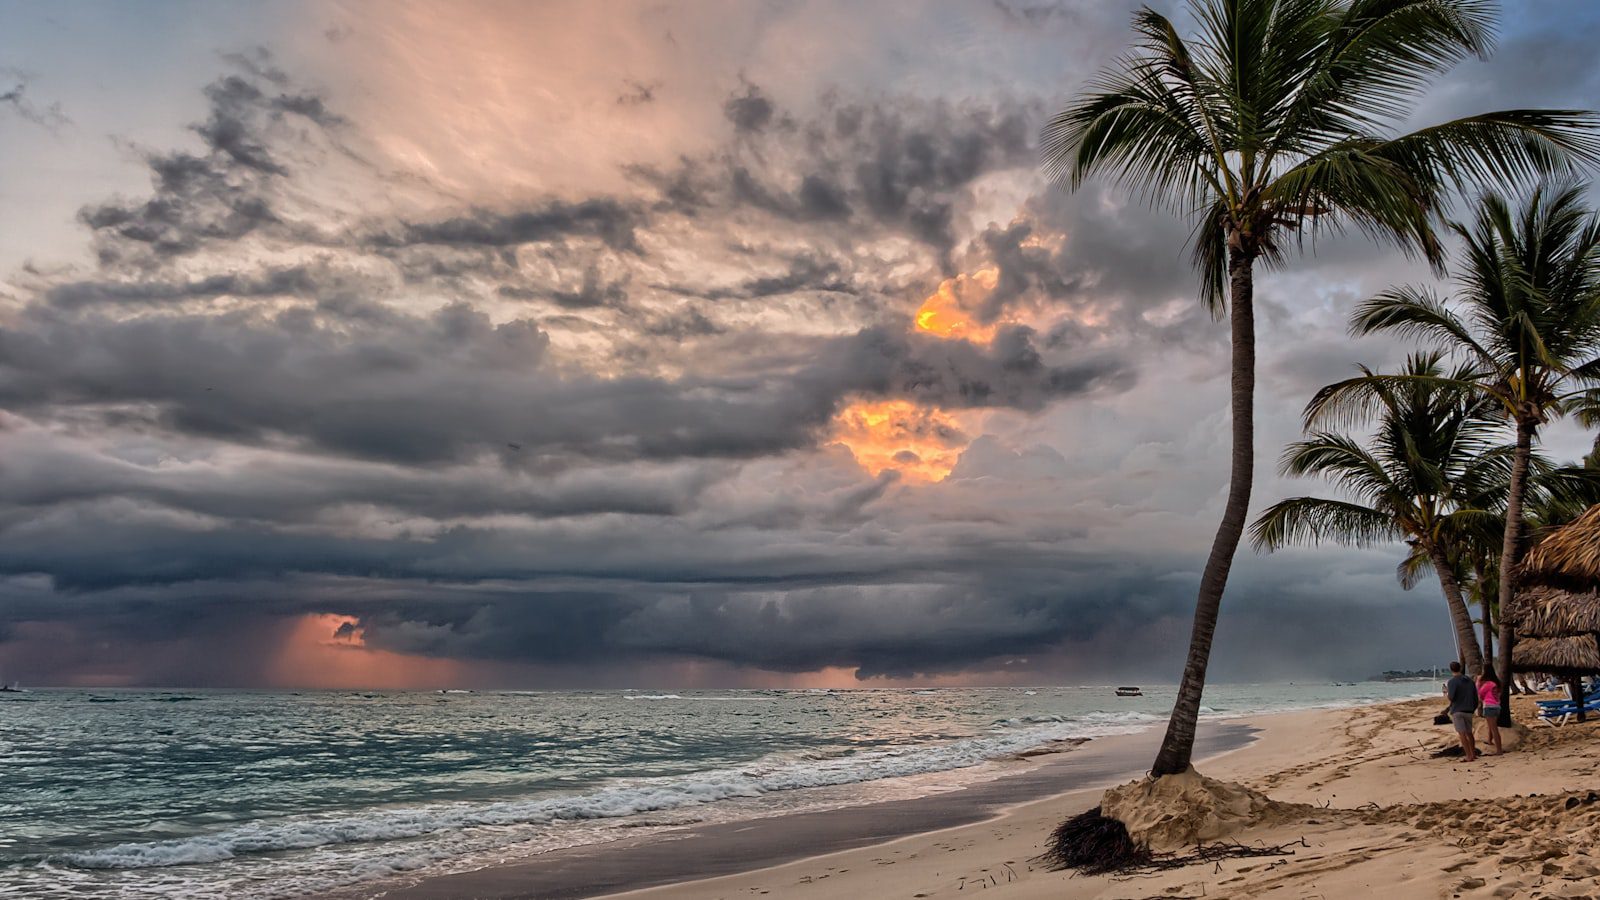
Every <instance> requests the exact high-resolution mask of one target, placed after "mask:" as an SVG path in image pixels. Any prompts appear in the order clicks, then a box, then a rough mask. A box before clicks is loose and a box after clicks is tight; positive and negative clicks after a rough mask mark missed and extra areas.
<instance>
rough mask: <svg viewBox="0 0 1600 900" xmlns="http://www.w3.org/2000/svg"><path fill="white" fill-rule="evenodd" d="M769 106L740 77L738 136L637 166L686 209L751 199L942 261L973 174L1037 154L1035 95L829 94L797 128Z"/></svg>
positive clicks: (669, 203) (1013, 166)
mask: <svg viewBox="0 0 1600 900" xmlns="http://www.w3.org/2000/svg"><path fill="white" fill-rule="evenodd" d="M745 104H755V105H753V106H747V105H745ZM774 109H775V107H773V105H772V102H771V101H770V100H769V99H767V98H766V96H765V95H764V94H762V93H761V92H760V89H759V88H758V87H757V86H755V85H747V86H746V88H745V93H744V94H742V95H736V96H735V97H734V98H733V99H732V100H730V101H729V106H728V108H727V111H728V115H729V117H730V119H732V120H733V121H734V122H735V125H736V126H737V130H738V132H739V133H740V134H741V135H742V140H743V143H742V144H741V145H739V146H737V147H734V148H731V149H729V150H728V151H726V152H723V153H718V154H714V155H712V156H710V157H707V158H701V159H690V160H686V161H683V162H682V163H681V164H680V165H679V166H678V167H676V168H673V169H652V168H649V167H636V168H635V169H634V172H635V174H636V176H637V177H639V178H641V179H642V180H644V181H645V182H647V183H649V184H651V185H652V186H654V187H655V188H656V189H657V190H658V191H659V192H660V193H661V196H662V198H663V202H664V204H665V205H666V207H667V208H668V209H670V210H673V211H676V212H679V213H682V214H685V215H690V216H706V215H708V214H710V213H713V212H716V211H720V210H729V211H735V212H736V211H738V210H739V209H741V208H749V209H754V210H759V211H762V212H765V213H769V214H771V215H774V216H776V217H778V218H780V219H783V220H786V221H789V222H793V223H796V224H800V225H807V226H818V227H824V228H828V229H833V230H834V233H837V229H838V227H840V225H841V223H843V224H848V225H849V226H851V227H854V228H856V229H860V230H862V231H879V230H888V231H890V232H894V233H900V234H904V235H906V236H908V237H911V238H913V239H915V240H917V241H920V242H922V243H924V244H926V245H928V246H929V247H931V248H933V250H934V251H935V252H936V254H938V255H939V257H940V259H941V262H942V264H943V265H944V266H945V267H946V268H947V269H948V267H949V260H948V255H949V253H950V251H951V250H952V249H953V247H954V244H955V240H956V239H955V235H954V231H953V229H954V224H953V223H954V217H955V215H956V213H957V211H958V209H960V208H961V207H962V205H963V204H964V203H966V202H967V201H968V199H969V198H968V197H967V196H966V193H967V191H969V190H970V189H971V187H972V186H973V184H974V182H975V181H977V180H978V179H979V178H981V177H983V176H984V175H986V174H989V173H992V172H996V171H1003V170H1023V171H1027V170H1030V169H1031V168H1032V167H1033V165H1034V162H1035V160H1034V143H1033V135H1034V131H1035V130H1036V129H1035V126H1034V124H1032V123H1033V119H1034V118H1036V116H1037V113H1038V108H1037V107H1036V104H1031V103H1025V102H1021V101H1012V100H1001V101H996V102H992V103H986V102H968V103H959V104H958V103H943V102H928V101H915V100H907V101H905V102H901V103H890V102H884V101H880V102H871V103H867V102H845V101H839V100H834V99H828V100H826V101H825V102H824V105H823V108H822V110H821V112H820V113H819V114H817V115H814V116H811V117H808V118H805V119H800V120H796V121H795V123H794V124H795V128H796V129H798V133H793V132H791V131H790V130H788V129H785V130H782V131H780V130H778V129H774V128H767V127H763V126H765V125H766V124H767V122H768V120H769V119H771V118H773V117H774V116H775V115H777V113H775V112H774ZM786 121H787V120H786Z"/></svg>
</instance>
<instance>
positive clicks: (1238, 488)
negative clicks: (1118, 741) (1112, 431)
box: [1150, 235, 1256, 777]
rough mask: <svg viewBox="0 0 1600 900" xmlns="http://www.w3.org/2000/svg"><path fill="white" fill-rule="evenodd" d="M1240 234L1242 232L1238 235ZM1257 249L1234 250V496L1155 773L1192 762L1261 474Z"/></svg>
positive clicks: (1203, 587) (1215, 546)
mask: <svg viewBox="0 0 1600 900" xmlns="http://www.w3.org/2000/svg"><path fill="white" fill-rule="evenodd" d="M1235 237H1236V238H1237V235H1235ZM1254 266H1255V254H1254V253H1253V252H1250V251H1247V250H1242V249H1239V248H1236V247H1230V249H1229V253H1228V290H1229V295H1230V296H1229V303H1230V304H1231V305H1230V307H1229V320H1230V322H1231V324H1232V329H1233V335H1232V337H1233V371H1232V379H1231V410H1232V415H1233V465H1232V468H1231V472H1230V474H1229V478H1228V501H1227V505H1226V506H1225V507H1224V509H1223V513H1222V523H1221V524H1220V525H1218V526H1217V536H1216V538H1215V539H1214V540H1213V541H1212V543H1211V555H1210V556H1209V557H1208V558H1207V559H1206V567H1205V571H1204V572H1203V573H1202V574H1201V576H1200V595H1199V597H1198V598H1197V599H1196V600H1195V604H1194V629H1193V631H1192V632H1191V633H1190V635H1189V659H1188V661H1187V662H1186V663H1185V664H1184V667H1183V681H1182V682H1181V683H1180V684H1179V685H1178V700H1177V702H1176V703H1174V704H1173V706H1172V717H1171V718H1170V719H1169V720H1167V733H1166V736H1165V737H1163V738H1162V739H1161V750H1160V752H1158V753H1157V754H1156V762H1155V765H1154V766H1152V767H1151V768H1150V774H1151V775H1154V776H1157V777H1160V776H1162V775H1176V774H1178V773H1180V772H1183V771H1185V770H1186V769H1188V768H1189V757H1190V755H1191V754H1192V753H1193V752H1194V730H1195V724H1196V722H1197V721H1198V720H1199V718H1200V695H1201V694H1202V693H1203V692H1204V691H1205V686H1206V666H1207V664H1208V663H1209V662H1210V660H1211V639H1212V636H1213V635H1215V633H1216V630H1217V613H1218V611H1219V610H1220V609H1221V606H1222V591H1223V588H1225V587H1227V584H1228V570H1229V569H1231V568H1232V567H1233V554H1234V552H1235V551H1236V550H1238V549H1239V539H1240V537H1242V536H1243V535H1244V525H1245V519H1246V517H1247V516H1248V515H1249V512H1250V488H1251V481H1252V479H1253V478H1254V476H1255V390H1256V323H1255V307H1254V301H1255V279H1254V272H1253V271H1252V270H1253V268H1254Z"/></svg>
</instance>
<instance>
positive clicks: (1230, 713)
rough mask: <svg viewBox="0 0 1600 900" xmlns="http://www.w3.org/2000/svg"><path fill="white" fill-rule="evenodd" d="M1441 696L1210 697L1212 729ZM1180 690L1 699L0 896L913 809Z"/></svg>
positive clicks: (49, 695) (189, 891)
mask: <svg viewBox="0 0 1600 900" xmlns="http://www.w3.org/2000/svg"><path fill="white" fill-rule="evenodd" d="M1436 690H1437V687H1436V686H1435V685H1432V684H1429V683H1416V682H1412V683H1397V684H1385V683H1381V682H1364V683H1359V684H1355V685H1327V684H1322V685H1304V684H1278V685H1268V684H1259V685H1212V686H1210V687H1208V688H1207V691H1206V697H1205V704H1206V705H1205V710H1204V713H1203V715H1204V716H1205V717H1208V718H1225V717H1237V716H1242V715H1248V714H1252V713H1261V712H1269V711H1277V710H1287V709H1308V708H1317V707H1337V706H1351V705H1358V704H1365V703H1372V702H1377V701H1381V700H1387V699H1395V698H1400V697H1411V696H1419V695H1424V694H1431V693H1433V692H1435V691H1436ZM1173 692H1174V689H1173V688H1172V687H1171V686H1167V687H1156V688H1150V687H1148V686H1147V687H1146V689H1145V696H1143V697H1140V698H1120V697H1117V696H1115V695H1114V692H1113V689H1112V688H1111V687H1104V686H1102V687H1038V688H959V689H958V688H947V689H937V690H848V691H803V690H794V691H781V690H747V691H734V690H713V691H677V692H673V691H659V692H651V691H595V692H522V691H492V692H487V691H486V692H481V693H477V692H475V693H467V692H448V693H421V692H374V691H355V692H353V691H302V692H294V693H290V692H279V693H274V692H261V691H147V690H107V689H70V690H69V689H43V690H36V691H33V692H30V693H25V694H0V765H3V767H4V769H3V772H0V896H19V897H29V898H54V897H73V898H85V897H90V898H94V897H123V898H127V897H173V896H181V897H186V898H210V897H216V898H224V897H226V898H238V897H262V898H273V897H295V896H302V895H306V894H314V893H320V892H327V891H331V890H335V889H339V888H344V887H348V886H352V885H361V884H364V883H371V884H377V883H379V882H380V881H381V880H383V879H393V878H397V877H419V876H426V875H430V874H435V873H439V874H442V873H445V872H455V871H463V870H468V869H473V868H480V867H483V866H485V865H490V864H494V863H497V862H501V861H506V860H511V859H516V858H519V857H525V856H527V855H531V854H535V853H539V852H542V851H548V850H553V849H558V848H563V847H571V846H577V845H581V844H591V843H599V842H604V841H609V840H615V839H617V838H618V837H622V836H633V835H638V834H640V833H641V831H640V829H645V830H652V829H674V828H682V827H684V826H685V825H690V824H695V823H701V822H718V821H731V820H737V819H744V818H755V817H762V816H771V815H777V814H781V813H785V812H793V811H802V810H806V811H809V810H816V809H826V808H829V807H836V806H842V805H849V804H855V803H864V802H873V801H877V800H888V799H898V798H903V797H910V796H918V795H922V794H927V793H930V792H935V791H943V790H952V789H956V788H959V787H961V786H963V785H966V784H970V783H972V782H973V781H975V780H981V779H985V778H993V777H997V776H998V775H999V774H1002V773H1004V772H1006V771H1008V770H1014V767H1015V766H1016V765H1017V763H1016V762H1015V760H1016V757H1017V754H1018V753H1020V752H1022V751H1027V750H1030V749H1036V748H1041V747H1045V746H1049V745H1052V744H1053V743H1054V742H1058V741H1062V740H1063V739H1069V738H1095V737H1101V736H1105V735H1112V734H1125V733H1131V732H1135V731H1140V730H1143V729H1146V728H1150V727H1154V726H1156V725H1159V724H1161V723H1162V722H1164V721H1165V717H1166V714H1167V712H1168V711H1169V710H1170V708H1171V704H1172V700H1173ZM1056 746H1063V745H1060V744H1056ZM1008 767H1010V768H1009V769H1008Z"/></svg>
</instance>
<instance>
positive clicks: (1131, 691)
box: [1117, 685, 1144, 697]
mask: <svg viewBox="0 0 1600 900" xmlns="http://www.w3.org/2000/svg"><path fill="white" fill-rule="evenodd" d="M1117 696H1118V697H1143V696H1144V691H1141V690H1139V689H1138V688H1136V687H1131V686H1128V685H1124V686H1122V687H1119V688H1117Z"/></svg>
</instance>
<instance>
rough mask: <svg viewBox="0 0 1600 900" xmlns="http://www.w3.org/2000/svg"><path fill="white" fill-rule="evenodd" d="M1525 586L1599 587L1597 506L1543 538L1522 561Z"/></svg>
mask: <svg viewBox="0 0 1600 900" xmlns="http://www.w3.org/2000/svg"><path fill="white" fill-rule="evenodd" d="M1522 581H1523V583H1525V584H1556V585H1560V586H1562V587H1567V588H1573V589H1578V590H1581V589H1584V588H1600V503H1597V504H1595V505H1594V506H1591V507H1589V508H1588V509H1587V510H1585V511H1584V513H1583V515H1581V516H1579V517H1578V518H1576V519H1573V520H1572V521H1571V522H1569V523H1568V524H1566V525H1563V526H1561V527H1560V528H1556V529H1553V530H1552V531H1551V532H1550V533H1549V534H1547V535H1545V537H1544V539H1543V540H1541V541H1540V542H1539V543H1538V545H1537V546H1535V547H1534V548H1533V549H1532V550H1529V551H1528V554H1527V555H1526V556H1524V557H1523V558H1522Z"/></svg>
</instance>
